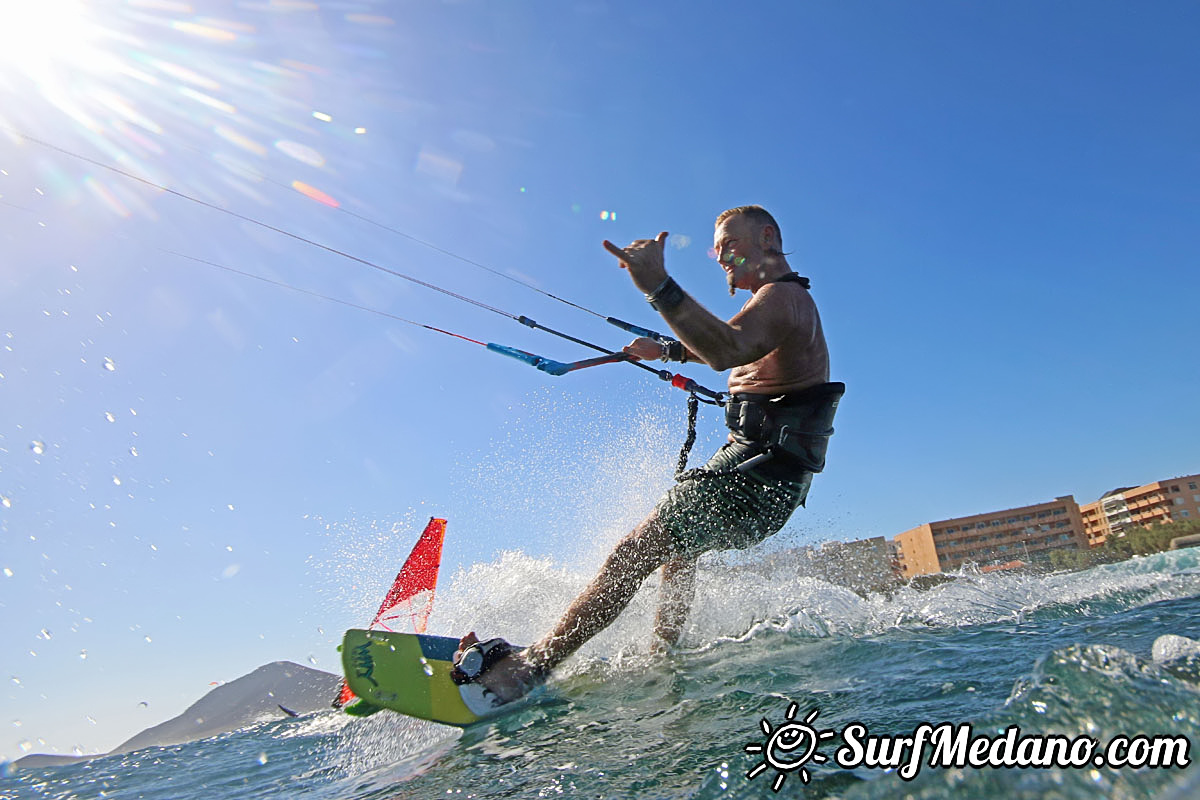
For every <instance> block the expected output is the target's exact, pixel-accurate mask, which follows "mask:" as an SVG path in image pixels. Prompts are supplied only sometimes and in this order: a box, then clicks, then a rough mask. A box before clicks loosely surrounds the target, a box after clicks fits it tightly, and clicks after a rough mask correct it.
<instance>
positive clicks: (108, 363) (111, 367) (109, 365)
mask: <svg viewBox="0 0 1200 800" xmlns="http://www.w3.org/2000/svg"><path fill="white" fill-rule="evenodd" d="M104 368H105V369H106V370H108V371H109V372H116V371H117V365H116V364H115V363H114V362H113V360H112V359H111V358H109V357H108V356H105V357H104Z"/></svg>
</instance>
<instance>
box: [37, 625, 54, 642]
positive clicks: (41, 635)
mask: <svg viewBox="0 0 1200 800" xmlns="http://www.w3.org/2000/svg"><path fill="white" fill-rule="evenodd" d="M38 638H40V639H45V640H46V641H47V642H48V641H50V640H51V639H52V638H53V637H52V636H51V635H50V631H48V630H46V629H45V628H42V630H41V631H40V632H39V633H38Z"/></svg>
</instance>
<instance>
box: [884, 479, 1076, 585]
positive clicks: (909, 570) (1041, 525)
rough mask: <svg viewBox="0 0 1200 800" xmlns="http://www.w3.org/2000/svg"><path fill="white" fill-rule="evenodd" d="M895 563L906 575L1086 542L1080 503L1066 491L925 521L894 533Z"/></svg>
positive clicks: (1023, 557) (1026, 556) (1027, 556)
mask: <svg viewBox="0 0 1200 800" xmlns="http://www.w3.org/2000/svg"><path fill="white" fill-rule="evenodd" d="M895 542H896V546H897V551H898V552H897V558H898V561H899V566H900V569H901V571H902V572H903V574H904V577H905V578H912V577H915V576H917V575H932V574H934V573H938V572H949V571H952V570H955V569H958V568H959V567H961V566H962V565H963V564H966V563H972V564H977V565H979V566H980V567H987V566H989V565H994V564H1006V563H1008V562H1013V561H1021V562H1025V563H1028V562H1029V561H1031V560H1037V559H1038V558H1040V557H1044V556H1045V554H1046V553H1048V552H1049V551H1050V550H1055V549H1058V548H1063V547H1068V548H1072V549H1084V548H1086V547H1087V546H1088V542H1087V537H1086V535H1085V533H1084V524H1083V519H1082V517H1081V516H1080V510H1079V506H1078V505H1077V504H1076V502H1075V498H1074V497H1072V496H1071V495H1067V496H1066V497H1059V498H1056V499H1055V500H1053V501H1051V502H1049V503H1041V504H1038V505H1032V506H1023V507H1021V508H1010V509H1006V510H1004V511H993V512H990V513H987V514H975V515H974V516H970V517H959V518H957V519H947V520H942V521H940V522H926V523H925V524H923V525H919V526H917V527H916V528H913V529H912V530H907V531H905V532H904V533H901V534H898V535H897V536H896V539H895Z"/></svg>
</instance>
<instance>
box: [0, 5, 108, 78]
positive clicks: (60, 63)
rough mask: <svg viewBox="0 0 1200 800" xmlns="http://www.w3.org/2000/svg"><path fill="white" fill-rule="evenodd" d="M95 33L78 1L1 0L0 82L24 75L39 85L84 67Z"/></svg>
mask: <svg viewBox="0 0 1200 800" xmlns="http://www.w3.org/2000/svg"><path fill="white" fill-rule="evenodd" d="M98 32H99V31H98V29H97V27H96V25H95V23H94V22H93V21H92V20H91V19H90V17H89V16H88V13H87V6H86V4H85V3H83V2H81V0H0V78H3V77H7V76H6V75H5V73H10V74H11V73H23V74H25V75H26V76H28V77H29V78H31V79H32V80H34V81H35V82H37V83H39V84H42V83H45V82H50V81H55V80H56V79H58V78H60V77H61V76H60V75H59V74H58V73H59V72H60V70H62V69H63V68H68V69H69V68H78V67H86V66H87V64H88V62H89V61H90V60H92V59H93V57H94V52H95V51H94V47H93V42H94V40H95V39H96V37H97V34H98Z"/></svg>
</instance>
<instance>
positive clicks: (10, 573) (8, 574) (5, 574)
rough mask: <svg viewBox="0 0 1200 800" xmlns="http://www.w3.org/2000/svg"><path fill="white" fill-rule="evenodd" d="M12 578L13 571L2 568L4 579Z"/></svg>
mask: <svg viewBox="0 0 1200 800" xmlns="http://www.w3.org/2000/svg"><path fill="white" fill-rule="evenodd" d="M12 576H13V571H12V570H11V569H9V568H8V567H5V568H4V577H6V578H11V577H12Z"/></svg>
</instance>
